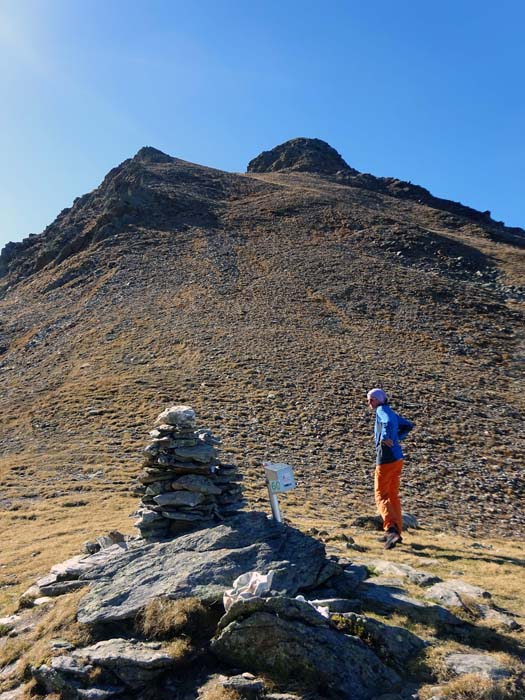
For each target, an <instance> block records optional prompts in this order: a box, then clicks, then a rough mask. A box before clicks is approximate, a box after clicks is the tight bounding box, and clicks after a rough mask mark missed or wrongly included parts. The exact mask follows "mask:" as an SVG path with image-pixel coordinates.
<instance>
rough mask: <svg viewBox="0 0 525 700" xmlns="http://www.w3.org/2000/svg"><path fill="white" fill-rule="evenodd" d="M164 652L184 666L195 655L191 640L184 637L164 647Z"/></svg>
mask: <svg viewBox="0 0 525 700" xmlns="http://www.w3.org/2000/svg"><path fill="white" fill-rule="evenodd" d="M163 650H164V651H165V652H166V653H167V654H169V655H170V656H171V658H172V659H173V660H174V661H176V662H177V663H180V664H183V663H185V662H186V661H188V660H189V659H190V658H191V657H192V656H193V654H194V652H195V649H194V647H193V645H192V643H191V641H190V640H189V639H186V638H185V637H182V638H180V639H174V640H172V641H171V642H169V643H168V644H166V645H164V646H163Z"/></svg>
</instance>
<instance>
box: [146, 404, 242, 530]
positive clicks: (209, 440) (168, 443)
mask: <svg viewBox="0 0 525 700" xmlns="http://www.w3.org/2000/svg"><path fill="white" fill-rule="evenodd" d="M195 423H196V419H195V411H194V410H193V409H192V408H191V407H190V406H172V407H171V408H167V409H166V410H165V411H163V412H162V413H161V414H160V415H159V416H158V418H157V420H156V422H155V428H154V430H152V431H151V432H150V436H151V438H153V439H152V441H151V442H150V444H149V445H148V446H147V447H146V448H145V449H144V454H145V461H144V464H143V470H142V472H141V473H140V476H139V482H140V484H139V485H138V486H137V487H136V489H135V493H136V495H140V496H141V506H140V508H139V510H138V515H139V519H138V520H137V522H136V523H135V526H136V527H137V528H138V529H139V530H140V534H141V536H142V537H143V538H144V539H146V540H158V539H165V538H169V537H173V536H176V535H178V534H181V533H184V532H188V531H190V530H193V529H198V528H200V527H208V526H210V525H211V524H213V522H216V521H218V520H224V519H226V518H227V517H229V516H231V515H234V514H235V513H237V512H238V511H239V510H240V509H241V508H242V507H243V505H244V501H243V499H242V489H241V487H240V485H239V483H238V482H239V481H241V480H242V476H241V475H240V474H238V473H237V468H236V467H235V466H233V465H231V464H223V463H222V462H221V461H220V460H219V459H218V457H217V454H218V445H220V444H221V441H220V440H219V439H218V438H216V437H214V436H213V435H212V432H211V430H209V429H208V428H196V427H195Z"/></svg>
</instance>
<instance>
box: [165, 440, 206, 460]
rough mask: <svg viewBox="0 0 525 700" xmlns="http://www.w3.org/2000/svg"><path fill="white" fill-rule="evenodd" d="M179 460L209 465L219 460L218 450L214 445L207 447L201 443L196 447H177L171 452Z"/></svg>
mask: <svg viewBox="0 0 525 700" xmlns="http://www.w3.org/2000/svg"><path fill="white" fill-rule="evenodd" d="M171 453H172V454H174V455H175V457H176V458H177V459H180V460H182V461H187V460H189V461H191V462H199V463H200V464H209V463H210V462H212V461H213V460H214V459H216V458H217V450H216V449H215V447H213V445H207V444H206V443H204V442H201V443H200V444H199V445H195V446H194V447H183V446H182V445H181V446H177V447H175V448H173V449H172V450H171Z"/></svg>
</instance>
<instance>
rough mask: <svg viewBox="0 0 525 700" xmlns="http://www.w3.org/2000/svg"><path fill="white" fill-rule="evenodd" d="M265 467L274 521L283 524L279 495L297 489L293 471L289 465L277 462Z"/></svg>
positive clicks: (264, 465)
mask: <svg viewBox="0 0 525 700" xmlns="http://www.w3.org/2000/svg"><path fill="white" fill-rule="evenodd" d="M263 467H264V473H265V476H266V485H267V486H268V494H269V496H270V505H271V507H272V515H273V519H274V520H277V522H278V523H280V522H282V518H281V511H280V510H279V502H278V500H277V494H278V493H285V492H286V491H291V490H292V489H294V488H295V480H294V477H293V469H292V467H291V466H290V465H289V464H280V463H275V462H264V463H263Z"/></svg>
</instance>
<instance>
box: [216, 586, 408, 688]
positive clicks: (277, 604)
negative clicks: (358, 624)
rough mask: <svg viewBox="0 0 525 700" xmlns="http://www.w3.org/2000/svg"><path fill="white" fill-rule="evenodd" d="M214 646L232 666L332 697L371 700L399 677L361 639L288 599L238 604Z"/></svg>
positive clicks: (225, 622)
mask: <svg viewBox="0 0 525 700" xmlns="http://www.w3.org/2000/svg"><path fill="white" fill-rule="evenodd" d="M261 630H264V634H261ZM211 648H212V651H213V652H214V653H215V654H216V655H217V656H218V657H219V658H220V659H221V660H223V661H225V662H227V663H229V664H232V665H234V666H241V667H243V668H247V669H248V670H250V671H252V672H264V673H268V674H269V675H270V676H271V677H274V678H276V679H278V680H281V681H283V680H285V681H290V680H295V681H298V680H299V681H301V682H302V683H304V684H307V685H309V686H310V687H313V688H316V689H317V690H319V691H320V692H321V693H328V694H330V696H331V697H341V698H346V697H352V698H353V699H354V700H368V699H369V698H370V697H371V696H372V695H374V694H375V693H377V692H378V691H379V689H381V690H386V689H388V688H389V687H392V686H394V685H395V684H396V683H399V680H400V679H399V677H398V676H397V675H396V673H395V672H394V671H392V670H391V669H389V668H387V667H386V666H384V665H383V664H382V662H381V661H380V660H379V658H378V657H377V656H376V655H375V654H374V653H373V652H372V651H370V650H369V649H368V648H367V647H366V646H365V645H364V644H363V643H362V642H361V641H360V640H359V639H357V638H355V637H349V636H346V635H344V634H341V633H340V632H338V631H337V630H335V629H334V628H333V627H332V626H331V624H330V623H329V621H328V620H326V619H325V618H324V617H323V616H322V615H320V614H319V613H317V612H316V611H315V610H314V609H313V608H312V607H311V606H310V605H308V604H307V603H303V602H301V601H298V600H293V599H289V598H269V599H262V598H259V599H255V600H251V601H248V602H247V603H239V604H234V605H233V606H232V608H230V610H229V612H228V613H227V614H226V615H225V616H224V618H223V619H222V620H221V622H220V623H219V634H218V635H217V637H216V638H215V639H214V640H213V641H212V647H211Z"/></svg>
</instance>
